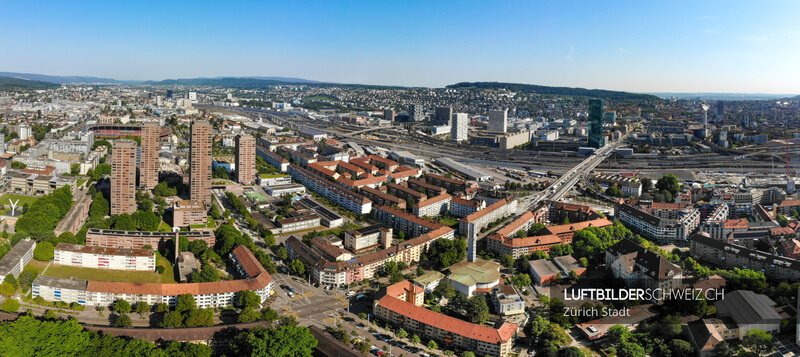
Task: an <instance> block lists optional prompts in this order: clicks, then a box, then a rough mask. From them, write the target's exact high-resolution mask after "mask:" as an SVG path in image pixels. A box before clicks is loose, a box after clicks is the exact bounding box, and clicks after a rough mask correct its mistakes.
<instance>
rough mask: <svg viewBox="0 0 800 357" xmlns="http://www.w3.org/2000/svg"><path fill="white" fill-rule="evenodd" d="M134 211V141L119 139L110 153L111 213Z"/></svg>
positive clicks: (129, 212) (130, 212)
mask: <svg viewBox="0 0 800 357" xmlns="http://www.w3.org/2000/svg"><path fill="white" fill-rule="evenodd" d="M133 212H136V142H135V141H133V140H129V139H120V140H116V141H115V142H114V149H113V151H112V153H111V214H112V215H115V214H123V213H127V214H132V213H133Z"/></svg>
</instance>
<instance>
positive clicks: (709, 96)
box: [648, 93, 794, 100]
mask: <svg viewBox="0 0 800 357" xmlns="http://www.w3.org/2000/svg"><path fill="white" fill-rule="evenodd" d="M648 94H652V95H655V96H658V97H661V98H664V99H669V98H678V99H689V100H762V99H782V98H788V97H792V96H794V94H768V93H648Z"/></svg>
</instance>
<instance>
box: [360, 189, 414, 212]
mask: <svg viewBox="0 0 800 357" xmlns="http://www.w3.org/2000/svg"><path fill="white" fill-rule="evenodd" d="M358 193H360V194H361V195H363V196H364V197H366V198H368V199H370V200H372V203H373V205H376V206H390V207H397V208H399V209H402V210H404V209H406V200H404V199H401V198H399V197H397V196H392V195H390V194H388V193H386V192H383V191H381V190H378V189H375V188H372V187H367V186H364V187H362V188H360V189H359V190H358Z"/></svg>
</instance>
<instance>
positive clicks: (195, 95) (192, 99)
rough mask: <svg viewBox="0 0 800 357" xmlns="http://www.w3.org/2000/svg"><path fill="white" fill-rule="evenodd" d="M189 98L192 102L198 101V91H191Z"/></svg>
mask: <svg viewBox="0 0 800 357" xmlns="http://www.w3.org/2000/svg"><path fill="white" fill-rule="evenodd" d="M189 100H191V101H192V103H197V92H189Z"/></svg>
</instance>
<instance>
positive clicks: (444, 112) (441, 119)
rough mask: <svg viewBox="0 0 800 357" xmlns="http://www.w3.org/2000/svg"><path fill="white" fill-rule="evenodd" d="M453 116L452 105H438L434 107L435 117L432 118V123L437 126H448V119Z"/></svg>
mask: <svg viewBox="0 0 800 357" xmlns="http://www.w3.org/2000/svg"><path fill="white" fill-rule="evenodd" d="M452 118H453V107H438V108H436V117H435V118H433V123H432V125H437V126H450V120H452Z"/></svg>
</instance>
